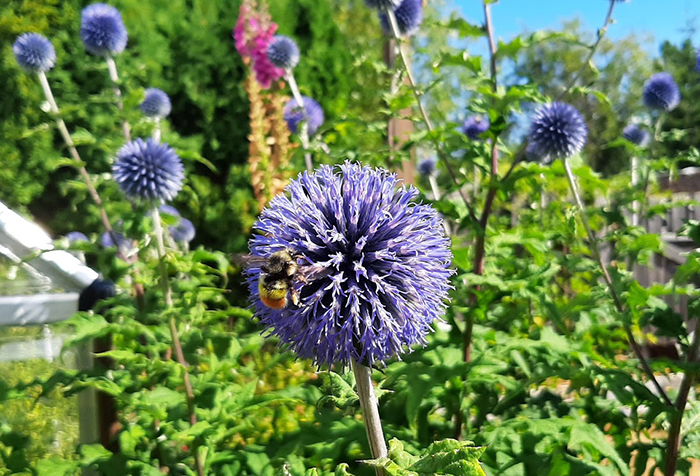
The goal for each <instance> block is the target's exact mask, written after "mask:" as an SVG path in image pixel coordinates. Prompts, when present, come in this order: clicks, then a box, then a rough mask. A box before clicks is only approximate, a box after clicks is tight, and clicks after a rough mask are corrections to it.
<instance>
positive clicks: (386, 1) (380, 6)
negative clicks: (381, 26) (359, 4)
mask: <svg viewBox="0 0 700 476" xmlns="http://www.w3.org/2000/svg"><path fill="white" fill-rule="evenodd" d="M402 1H403V0H365V5H367V6H368V7H370V8H376V9H377V10H388V9H390V8H391V9H392V10H396V9H397V8H398V7H399V5H401V2H402Z"/></svg>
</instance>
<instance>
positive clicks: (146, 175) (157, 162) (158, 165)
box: [112, 139, 184, 202]
mask: <svg viewBox="0 0 700 476" xmlns="http://www.w3.org/2000/svg"><path fill="white" fill-rule="evenodd" d="M112 174H113V176H114V180H115V182H117V185H119V188H120V189H121V190H122V192H124V194H125V195H127V196H128V197H130V198H133V199H136V200H144V201H155V202H166V201H168V200H172V199H173V198H175V196H176V195H177V194H178V192H179V191H180V189H181V188H182V181H183V179H184V174H183V167H182V162H181V161H180V158H179V157H178V156H177V154H175V151H174V150H173V149H171V148H170V147H169V146H168V144H160V143H158V142H156V141H154V140H153V139H148V140H147V141H145V142H144V141H143V140H142V139H136V140H135V141H132V142H129V143H128V144H126V145H125V146H123V147H122V148H121V149H119V151H118V152H117V157H116V162H115V163H114V166H112Z"/></svg>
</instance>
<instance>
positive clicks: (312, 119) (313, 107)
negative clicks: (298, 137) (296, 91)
mask: <svg viewBox="0 0 700 476" xmlns="http://www.w3.org/2000/svg"><path fill="white" fill-rule="evenodd" d="M301 99H302V101H304V109H305V111H306V114H304V113H303V112H302V111H301V108H300V107H299V105H298V104H297V100H296V99H291V100H290V101H289V102H288V103H287V105H286V106H285V107H284V120H285V121H286V122H287V127H289V130H290V131H291V132H292V133H293V134H297V133H298V132H299V123H301V121H303V120H306V121H307V123H308V125H309V137H312V136H313V135H314V134H316V131H317V130H318V128H319V127H321V125H323V121H324V116H323V109H322V108H321V105H320V104H319V103H317V102H316V101H314V100H313V99H311V98H310V97H307V96H302V97H301Z"/></svg>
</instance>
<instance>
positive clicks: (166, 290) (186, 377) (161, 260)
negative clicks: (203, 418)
mask: <svg viewBox="0 0 700 476" xmlns="http://www.w3.org/2000/svg"><path fill="white" fill-rule="evenodd" d="M152 215H153V232H154V234H155V235H156V243H157V245H158V269H159V271H160V284H161V286H162V288H163V295H164V296H165V305H166V306H167V309H168V311H169V312H168V314H169V317H168V325H169V327H170V336H171V337H172V340H173V347H174V348H175V357H176V358H177V361H178V363H179V364H180V365H182V370H183V381H184V383H185V396H186V397H187V413H188V414H189V417H190V425H192V426H194V425H195V424H196V423H197V414H196V412H195V406H194V391H193V390H192V382H190V374H189V371H188V370H187V367H188V366H189V364H188V363H187V361H186V360H185V354H184V353H183V352H182V344H181V343H180V336H179V335H178V332H177V322H175V314H174V312H173V293H172V290H171V289H170V281H168V270H167V267H166V264H165V244H164V240H163V226H162V225H161V221H160V213H159V212H158V207H153V212H152ZM192 453H193V454H194V460H195V463H196V465H197V474H198V475H199V476H204V465H203V462H202V460H201V458H200V457H199V450H198V445H196V444H195V445H192Z"/></svg>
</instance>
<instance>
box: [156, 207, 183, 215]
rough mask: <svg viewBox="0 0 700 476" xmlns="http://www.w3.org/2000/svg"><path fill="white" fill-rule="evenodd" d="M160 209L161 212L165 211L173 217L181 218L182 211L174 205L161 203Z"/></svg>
mask: <svg viewBox="0 0 700 476" xmlns="http://www.w3.org/2000/svg"><path fill="white" fill-rule="evenodd" d="M158 211H160V213H165V214H166V215H170V216H171V217H174V218H180V217H181V216H182V215H180V212H179V211H177V208H175V207H174V206H172V205H161V206H159V207H158Z"/></svg>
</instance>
